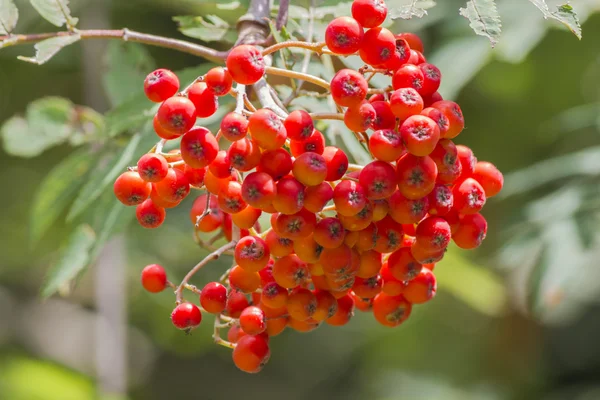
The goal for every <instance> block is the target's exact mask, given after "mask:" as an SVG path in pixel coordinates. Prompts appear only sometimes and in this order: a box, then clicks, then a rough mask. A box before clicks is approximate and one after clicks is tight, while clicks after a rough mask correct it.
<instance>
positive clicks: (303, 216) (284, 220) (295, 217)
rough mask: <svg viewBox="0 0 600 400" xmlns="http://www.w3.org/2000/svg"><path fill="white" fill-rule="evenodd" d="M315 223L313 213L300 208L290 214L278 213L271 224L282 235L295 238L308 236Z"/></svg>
mask: <svg viewBox="0 0 600 400" xmlns="http://www.w3.org/2000/svg"><path fill="white" fill-rule="evenodd" d="M316 223H317V219H316V216H315V214H314V213H311V212H310V211H308V210H305V209H302V210H300V211H299V212H297V213H295V214H292V215H286V214H279V215H278V216H277V219H276V221H275V225H273V226H276V230H277V233H279V235H281V236H282V237H284V238H288V239H292V240H296V239H298V238H303V237H306V236H309V235H310V234H311V233H312V232H313V231H314V230H315V225H316Z"/></svg>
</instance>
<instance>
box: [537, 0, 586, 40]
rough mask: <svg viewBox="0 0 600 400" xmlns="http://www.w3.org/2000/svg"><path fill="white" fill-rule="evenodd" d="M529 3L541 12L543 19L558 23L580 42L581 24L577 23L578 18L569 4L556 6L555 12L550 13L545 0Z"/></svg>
mask: <svg viewBox="0 0 600 400" xmlns="http://www.w3.org/2000/svg"><path fill="white" fill-rule="evenodd" d="M529 1H530V2H531V4H533V5H534V6H536V7H537V8H538V9H539V10H540V11H541V12H542V14H543V15H544V19H554V20H556V21H558V22H560V23H561V24H563V25H565V26H566V27H567V28H569V30H570V31H571V32H573V34H574V35H575V36H577V38H578V39H579V40H581V37H582V36H581V24H580V23H579V17H578V16H577V14H576V13H575V10H574V9H573V7H572V6H571V5H570V4H569V3H566V4H562V5H559V6H557V7H556V11H550V7H549V6H548V4H547V3H546V1H545V0H529Z"/></svg>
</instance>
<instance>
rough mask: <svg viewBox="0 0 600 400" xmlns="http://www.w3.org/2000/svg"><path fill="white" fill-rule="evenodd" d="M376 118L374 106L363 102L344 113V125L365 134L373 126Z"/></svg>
mask: <svg viewBox="0 0 600 400" xmlns="http://www.w3.org/2000/svg"><path fill="white" fill-rule="evenodd" d="M376 116H377V114H376V113H375V108H374V107H373V105H372V104H371V103H369V102H368V101H366V100H363V102H362V103H360V104H358V105H355V106H353V107H348V109H347V110H346V112H345V113H344V123H345V124H346V127H347V128H348V129H350V130H351V131H354V132H364V131H366V130H367V129H368V128H369V127H370V126H371V124H372V123H373V121H374V120H375V117H376Z"/></svg>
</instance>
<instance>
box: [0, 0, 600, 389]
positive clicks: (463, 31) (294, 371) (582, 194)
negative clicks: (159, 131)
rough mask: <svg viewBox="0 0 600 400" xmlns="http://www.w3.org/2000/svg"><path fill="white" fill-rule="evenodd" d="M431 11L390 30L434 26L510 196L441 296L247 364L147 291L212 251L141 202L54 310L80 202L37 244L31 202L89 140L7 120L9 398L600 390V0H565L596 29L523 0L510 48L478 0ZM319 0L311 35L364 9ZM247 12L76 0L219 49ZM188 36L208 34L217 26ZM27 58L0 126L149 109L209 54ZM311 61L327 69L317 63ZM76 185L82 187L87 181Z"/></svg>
mask: <svg viewBox="0 0 600 400" xmlns="http://www.w3.org/2000/svg"><path fill="white" fill-rule="evenodd" d="M16 3H17V5H18V6H19V9H20V14H21V16H20V20H19V25H18V28H17V31H18V32H44V31H52V30H55V28H54V27H53V26H52V25H50V24H49V23H47V22H45V21H44V20H42V19H41V18H40V17H39V16H38V15H37V14H36V12H35V11H34V10H33V9H32V8H31V7H30V6H29V4H28V2H26V1H17V2H16ZM292 3H293V5H294V6H296V8H295V9H294V12H293V13H292V14H291V16H292V17H295V18H296V20H297V24H296V25H294V26H292V28H291V30H292V31H294V32H296V34H297V35H299V36H301V35H300V33H302V30H303V29H306V26H307V25H308V24H307V20H306V16H307V15H308V13H307V12H306V11H302V10H301V8H302V7H307V6H308V5H309V4H308V3H305V2H303V1H299V2H296V1H293V2H292ZM387 3H388V5H389V7H390V8H393V7H398V6H400V5H403V4H406V3H408V1H402V0H393V1H392V0H390V1H388V2H387ZM438 3H439V4H438V5H437V6H436V7H435V8H433V9H431V10H430V12H429V14H428V15H427V16H425V17H424V18H422V19H416V20H415V19H413V20H411V21H403V20H396V21H394V22H393V24H392V25H391V26H392V27H393V29H394V31H396V32H400V31H414V32H417V33H419V34H420V35H422V37H423V40H424V42H425V47H426V50H425V51H426V56H427V57H428V59H429V61H431V62H433V63H436V64H437V65H438V66H439V67H440V69H441V70H442V73H443V86H442V89H441V93H442V94H443V95H444V97H446V98H450V99H454V100H456V101H458V102H459V104H460V105H461V107H462V109H463V112H464V114H465V117H466V121H467V129H466V130H465V131H464V132H463V133H462V134H461V136H459V138H458V139H457V143H463V144H466V145H468V146H470V147H472V148H473V150H474V151H475V154H476V155H477V157H478V158H479V159H480V160H489V161H492V162H494V163H495V164H496V165H497V166H498V167H499V168H500V170H502V171H503V172H504V173H505V177H506V186H505V190H504V192H503V193H502V194H501V195H500V196H498V197H497V198H493V199H491V200H490V201H489V202H488V205H487V206H486V208H485V210H484V215H485V216H486V217H487V218H488V221H489V224H490V228H489V231H488V239H487V240H486V242H485V244H484V246H482V248H480V249H479V250H478V251H476V252H468V253H466V252H462V251H459V250H457V249H456V248H452V249H451V250H450V251H449V253H448V256H447V257H446V258H445V259H444V261H443V262H441V263H440V264H439V266H438V267H437V268H436V274H437V276H438V295H437V297H436V298H435V300H434V301H432V302H431V303H429V304H427V305H424V306H419V307H416V308H415V310H414V311H413V315H412V316H411V318H410V320H409V321H408V322H407V323H406V324H404V325H403V326H401V327H399V328H396V329H393V330H390V329H388V328H384V327H381V326H379V325H378V324H377V323H375V321H374V320H373V318H372V317H371V316H370V315H363V314H360V313H358V314H357V315H356V316H355V318H354V319H353V320H352V321H351V323H350V324H349V325H347V326H345V327H343V328H334V327H330V326H327V325H324V326H322V327H320V328H319V329H318V330H316V331H314V332H312V333H309V334H300V333H297V332H285V333H284V334H283V335H281V336H279V337H277V338H275V339H274V340H272V357H271V361H270V362H269V364H268V366H267V367H266V368H265V369H264V371H263V372H262V373H261V374H259V375H257V376H250V375H246V374H244V373H242V372H239V371H238V370H237V369H236V368H235V367H234V366H233V364H232V362H231V359H230V357H231V356H230V352H229V351H228V350H226V349H224V348H221V347H218V346H215V345H213V344H212V340H211V327H212V323H211V322H212V321H211V318H210V317H208V316H207V317H205V321H204V322H203V324H202V326H201V328H199V329H198V330H196V331H194V333H193V335H191V336H186V335H184V334H182V333H181V332H180V331H177V330H175V329H174V328H173V327H172V325H171V324H170V321H169V315H170V311H171V309H172V307H173V297H172V296H171V295H170V294H168V293H162V294H159V295H150V294H148V293H145V292H144V291H143V290H142V289H141V286H140V285H139V283H138V279H139V272H140V270H141V269H142V267H143V266H144V265H146V264H148V263H152V262H158V263H161V264H162V265H164V266H165V268H166V269H167V270H168V273H169V275H170V276H171V277H172V278H173V280H175V281H177V280H178V279H180V278H181V277H182V276H183V274H184V273H185V272H186V271H187V270H188V269H189V268H190V267H191V266H192V265H194V264H195V263H196V262H197V261H198V260H199V259H201V258H202V257H203V255H204V254H205V252H204V251H203V250H201V249H199V248H198V247H197V246H196V245H195V244H194V242H193V241H192V239H191V232H192V227H191V224H190V222H189V219H188V216H187V210H189V206H190V205H191V202H192V201H193V199H192V198H191V196H190V198H188V199H187V200H186V201H185V203H184V204H182V206H181V207H179V208H178V209H176V210H170V211H169V215H168V218H167V222H166V223H165V225H164V226H163V227H161V228H160V229H159V230H155V231H145V230H143V229H142V228H139V227H138V226H136V224H133V223H130V222H131V221H132V215H133V210H131V209H128V210H126V211H125V212H123V213H117V214H116V215H115V214H113V213H111V212H110V208H109V209H106V208H105V209H102V208H99V209H98V210H97V211H96V213H95V214H96V215H95V216H94V218H95V220H96V221H98V220H99V221H101V222H103V221H105V220H107V219H109V218H112V219H113V220H116V225H117V228H118V229H116V232H117V233H116V234H115V235H114V236H113V237H112V239H110V240H108V241H107V242H106V247H104V248H103V249H102V250H100V249H99V250H98V255H99V257H98V259H97V260H95V261H94V262H93V263H92V266H91V268H89V269H87V270H86V271H84V272H83V273H82V274H80V275H78V279H77V285H75V286H69V287H64V286H63V287H60V288H59V289H60V290H59V292H60V293H61V294H63V296H53V297H50V298H49V299H45V300H42V299H41V298H40V294H39V293H40V288H41V287H42V285H43V282H44V280H45V279H46V277H47V276H48V274H49V272H48V271H49V268H50V266H51V265H53V264H54V263H55V262H56V260H57V258H58V257H59V254H60V250H59V249H60V248H61V246H62V244H63V243H65V241H66V240H67V239H68V237H69V235H71V234H72V232H73V230H74V228H75V226H76V225H75V224H73V223H72V222H70V223H69V222H65V217H66V216H67V212H68V211H67V210H68V208H64V207H63V208H60V207H62V205H61V206H59V203H58V202H57V205H56V207H57V209H56V210H55V211H56V213H57V214H58V216H57V218H56V219H55V220H53V221H52V223H51V224H49V226H47V227H46V228H47V229H45V231H44V233H43V235H42V234H40V235H39V240H37V242H36V243H35V244H32V241H31V236H32V232H31V225H32V224H31V221H32V219H37V218H43V217H44V216H45V215H38V214H35V213H36V211H35V210H33V204H34V202H35V201H36V199H38V198H39V196H41V194H40V193H39V192H40V190H42V191H51V190H53V189H56V187H54V186H53V184H54V185H57V183H56V182H54V183H52V182H51V184H50V185H48V184H44V179H46V178H47V176H48V174H49V171H51V170H52V168H54V167H55V166H57V165H58V164H59V163H60V162H61V161H62V160H65V159H67V158H68V157H72V155H73V153H74V152H76V151H80V150H78V149H77V148H76V145H77V144H79V143H80V142H81V141H85V139H84V140H78V138H71V139H72V140H71V139H70V140H68V141H66V142H65V143H62V144H59V145H56V146H48V147H49V148H48V149H45V151H43V152H42V151H41V150H39V149H37V148H33V149H32V148H31V147H27V146H24V145H23V143H20V142H19V141H18V140H16V142H15V139H14V136H13V135H12V134H6V132H3V139H4V140H3V144H4V150H0V182H2V183H1V184H2V188H3V190H2V191H1V193H2V195H0V249H1V251H0V399H6V400H87V399H96V398H102V399H130V400H138V399H139V400H141V399H144V400H158V399H161V400H162V399H183V398H190V399H192V398H193V399H195V398H198V399H225V398H235V397H242V396H243V397H244V398H245V399H248V400H252V399H261V400H270V399H280V398H284V397H285V398H287V399H307V398H310V399H313V400H320V399H360V400H362V399H377V400H396V399H398V400H400V399H402V400H405V399H406V400H421V399H423V400H425V399H427V400H455V399H456V400H458V399H460V400H467V399H473V400H475V399H476V400H505V399H506V400H509V399H510V400H521V399H523V400H533V399H543V400H565V399H577V400H595V399H600V344H599V340H598V338H600V303H599V300H600V264H599V263H598V257H599V256H600V241H599V239H600V235H599V233H600V203H599V202H598V200H597V198H598V194H599V189H598V187H599V184H600V46H599V43H600V1H598V0H573V1H572V5H573V6H574V7H575V9H576V10H577V11H578V13H579V17H580V19H581V21H582V26H583V40H581V41H579V40H578V39H577V38H576V37H575V36H574V35H573V34H572V33H570V32H569V31H568V30H566V29H565V28H564V27H563V26H561V25H559V24H557V23H555V22H554V21H547V20H544V19H543V18H542V15H541V14H540V13H539V11H538V10H537V9H536V8H535V7H534V6H533V5H532V4H531V3H530V2H528V1H525V0H508V1H499V3H500V4H499V9H500V11H501V15H502V17H503V35H502V38H501V41H500V43H499V44H498V46H497V47H496V48H495V49H492V48H491V47H490V46H489V42H488V41H487V40H486V39H485V38H482V37H479V36H475V35H474V34H473V32H472V31H471V30H470V29H469V26H468V21H467V20H466V19H464V18H462V17H460V16H459V14H458V8H459V7H460V6H463V5H464V4H463V3H464V2H463V1H458V0H443V1H439V2H438ZM548 4H549V5H551V6H554V5H556V4H558V3H557V2H554V1H548ZM317 6H318V7H321V8H320V9H319V10H321V11H323V10H325V11H324V12H322V13H321V14H319V13H317V14H318V16H317V20H316V22H315V35H316V36H317V37H319V35H322V32H323V28H324V26H325V25H326V22H327V20H328V19H331V17H332V16H333V15H336V16H337V15H341V13H342V12H345V13H349V3H339V2H336V1H329V0H328V1H326V2H324V3H322V2H317ZM324 6H329V7H330V8H329V9H323V8H322V7H324ZM245 7H247V0H239V1H237V2H233V3H232V2H230V1H227V2H225V1H223V2H220V1H214V2H213V1H200V0H171V1H168V2H166V1H162V0H128V1H117V0H114V1H112V2H111V1H102V0H88V1H84V0H78V1H77V0H73V1H71V9H72V12H73V15H76V16H78V17H79V18H80V25H79V26H80V27H81V28H121V27H125V26H126V27H128V28H130V29H135V30H138V31H142V32H148V33H154V34H159V35H165V36H171V37H178V38H185V36H184V35H183V34H182V33H181V32H179V31H178V29H177V24H176V23H175V22H173V21H172V17H173V16H178V15H179V16H206V15H217V16H218V17H219V18H220V19H221V21H219V24H221V26H222V27H225V28H223V29H221V30H220V31H219V30H212V31H210V30H209V31H210V32H212V34H214V35H215V37H212V39H216V41H214V42H211V43H208V45H210V46H215V47H218V48H220V49H225V48H227V46H228V44H227V41H228V40H231V39H232V38H233V40H235V33H234V32H233V31H232V30H229V31H228V29H227V28H226V26H227V24H230V27H231V29H233V25H234V24H235V21H236V19H237V18H238V17H239V16H240V15H242V14H243V13H244V12H245ZM319 15H320V16H319ZM213 21H214V20H213ZM223 24H225V25H223ZM215 32H216V33H215ZM304 33H305V32H304ZM188 34H192V35H196V36H198V37H203V38H205V39H206V35H207V32H206V30H205V31H203V32H202V31H201V32H188ZM187 39H188V40H194V39H190V38H187ZM32 54H33V49H32V46H27V45H26V46H19V47H14V48H13V47H11V48H8V49H3V50H0V123H2V122H5V121H7V120H9V118H11V117H12V116H13V115H15V114H21V115H22V114H24V113H25V112H26V110H27V107H28V104H30V103H31V102H32V101H34V100H37V99H40V98H45V97H48V96H60V97H64V98H66V99H69V100H70V101H72V102H73V103H74V104H78V105H84V106H88V107H90V108H91V109H94V110H96V111H97V112H98V113H100V114H103V113H106V112H107V111H109V110H111V109H113V107H115V106H119V105H120V104H123V103H126V101H127V100H128V99H130V98H135V96H137V98H138V99H139V96H140V94H141V93H142V80H143V77H144V76H145V74H147V73H148V72H150V71H151V70H152V69H153V68H154V67H156V66H160V67H165V68H170V69H173V70H182V69H184V68H190V67H193V68H195V69H194V70H193V71H192V73H189V72H188V73H187V75H185V76H189V78H188V79H191V78H192V77H193V76H194V75H193V72H197V71H198V68H200V70H202V69H206V68H208V67H209V66H210V65H209V64H205V63H204V62H203V60H200V59H198V58H195V57H192V56H188V55H182V54H179V53H176V52H174V51H170V50H165V49H157V48H149V47H142V46H136V45H133V44H123V43H121V42H113V43H107V42H105V41H84V42H80V43H77V44H74V45H72V46H70V47H68V48H66V49H64V50H63V51H62V52H61V53H60V54H58V55H57V56H56V57H54V58H53V59H52V60H51V61H49V62H48V63H47V64H45V65H43V66H35V65H32V64H27V63H24V62H22V61H19V60H17V59H16V56H17V55H27V56H29V55H32ZM350 63H351V61H350ZM199 64H202V65H199ZM311 71H312V72H313V73H316V74H321V75H322V76H323V77H330V76H331V75H328V70H327V69H326V68H323V67H321V68H319V67H318V64H316V63H315V64H314V65H311ZM278 90H281V91H282V92H285V91H286V88H285V87H278ZM288 91H289V90H288ZM142 96H143V95H142ZM50 101H56V100H50ZM303 101H305V100H303ZM308 102H309V103H310V101H308ZM142 103H143V101H142ZM299 104H300V103H299ZM148 106H149V105H148V104H147V103H144V105H143V106H142V109H141V110H140V113H139V114H140V116H141V118H142V119H148V118H149V117H148V116H147V115H146V114H144V108H143V107H146V108H148ZM309 106H313V107H318V106H319V105H318V104H317V103H314V102H313V103H311V104H309ZM57 107H58V106H57ZM67 107H70V106H69V105H68V103H67ZM227 107H228V105H226V104H225V105H223V104H222V105H221V108H222V110H226V109H227ZM85 113H87V114H86V115H87V116H86V118H88V119H89V120H86V121H87V122H86V123H88V124H91V125H89V126H90V129H91V131H93V132H95V131H96V130H102V126H104V125H107V124H108V123H107V122H106V120H104V119H103V118H104V117H102V116H100V114H97V115H96V114H95V113H93V112H92V111H90V110H87V109H86V110H85ZM221 115H222V114H221ZM113 116H114V112H113ZM216 120H218V116H217V117H216ZM90 121H92V122H90ZM212 122H214V121H212ZM83 125H85V124H84V123H83V122H82V126H83ZM50 127H51V128H52V127H53V126H52V125H50ZM30 128H31V127H30ZM37 128H39V129H42V130H43V129H44V128H43V127H41V128H40V127H37ZM38 133H39V132H38ZM34 134H35V132H34ZM9 136H10V138H7V137H9ZM79 139H80V138H79ZM338 139H340V138H338ZM27 140H29V139H27ZM129 140H131V134H128V133H123V134H120V135H118V137H116V138H111V139H106V140H105V139H102V140H99V141H98V143H100V144H96V145H98V146H99V145H102V146H105V148H106V149H108V150H106V153H103V154H104V156H103V157H104V158H102V159H100V160H98V159H92V161H93V162H92V163H91V166H90V167H89V168H90V170H91V172H92V173H93V172H96V173H97V174H103V173H104V172H105V170H104V169H103V168H104V167H103V166H102V163H104V164H106V163H108V164H110V163H114V162H116V161H115V160H114V159H111V158H110V155H111V154H112V155H114V154H118V153H119V152H120V151H121V150H122V147H123V146H124V144H126V143H128V141H129ZM143 140H144V139H142V141H143ZM59 141H60V140H59ZM63 141H64V140H63ZM151 142H152V140H151V141H150V143H151ZM341 142H342V143H340V145H342V146H346V147H348V146H349V145H348V144H347V143H345V142H344V140H341ZM15 143H16V144H15ZM106 143H110V144H106ZM111 146H114V147H111ZM15 149H16V150H15ZM23 149H25V150H23ZM19 152H21V155H22V156H21V157H18V156H15V155H14V154H15V153H17V154H18V153H19ZM9 153H10V154H9ZM38 153H39V154H38ZM23 156H25V157H23ZM107 157H108V158H107ZM129 164H133V162H129ZM72 184H73V185H79V186H78V187H77V189H79V188H80V186H81V185H83V182H73V183H72ZM66 186H67V187H68V186H69V185H66ZM104 191H108V192H110V186H108V187H107V189H104ZM77 193H78V192H77V191H74V192H73V193H71V194H69V195H68V196H67V199H68V200H69V199H70V200H73V198H74V197H76V196H77ZM110 196H111V194H110V193H109V196H108V197H106V196H104V195H103V196H101V197H99V198H98V199H96V200H95V201H94V203H96V202H98V203H101V202H102V201H103V200H102V199H105V198H108V199H110ZM65 201H66V200H61V203H60V204H62V203H64V202H65ZM49 209H52V207H49ZM46 216H47V215H46ZM114 222H115V221H113V223H114ZM229 262H230V261H229V260H227V259H224V260H223V261H222V262H220V263H215V264H214V265H211V267H210V268H207V269H206V270H204V271H202V272H201V273H200V274H198V276H197V277H196V278H195V283H197V284H201V283H202V282H205V281H207V280H208V279H216V278H217V277H218V276H219V275H220V273H221V272H222V271H223V269H224V268H226V265H227V264H228V263H229Z"/></svg>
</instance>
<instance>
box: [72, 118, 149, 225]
mask: <svg viewBox="0 0 600 400" xmlns="http://www.w3.org/2000/svg"><path fill="white" fill-rule="evenodd" d="M147 126H148V124H147ZM156 142H157V138H156V135H155V134H154V131H153V130H152V124H149V128H148V127H146V128H145V129H144V131H143V133H137V134H135V135H133V136H132V137H131V140H130V141H129V143H128V144H127V146H125V147H124V148H123V149H122V150H121V152H119V153H115V152H114V150H113V149H109V150H108V151H107V152H105V153H104V155H103V156H101V157H100V159H99V160H98V162H97V165H96V169H95V170H94V171H93V172H92V174H91V175H90V176H89V177H88V179H87V182H86V184H85V185H84V186H83V188H82V189H81V191H80V192H79V194H78V195H77V198H75V201H74V202H73V205H72V206H71V209H70V210H69V213H68V214H67V221H72V220H73V219H74V218H76V217H77V216H79V215H80V214H81V213H82V212H83V211H85V210H86V209H87V208H88V207H89V206H90V205H91V204H92V203H93V202H94V201H96V200H97V199H98V198H99V197H100V196H101V195H102V193H103V192H104V191H105V190H107V188H108V187H110V186H111V185H112V184H113V183H114V181H115V179H116V178H117V177H118V176H119V175H120V174H121V173H122V172H124V171H125V170H126V168H127V166H129V165H130V164H132V160H133V159H134V156H141V155H142V154H143V153H145V152H146V151H148V150H149V149H150V148H151V147H152V145H153V144H155V143H156Z"/></svg>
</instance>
